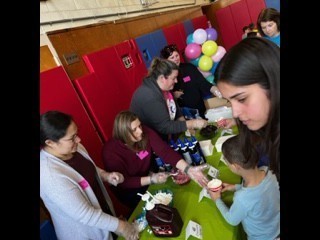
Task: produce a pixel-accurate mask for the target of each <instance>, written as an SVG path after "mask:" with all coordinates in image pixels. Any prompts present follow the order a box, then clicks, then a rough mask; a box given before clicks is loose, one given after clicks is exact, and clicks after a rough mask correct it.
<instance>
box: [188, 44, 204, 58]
mask: <svg viewBox="0 0 320 240" xmlns="http://www.w3.org/2000/svg"><path fill="white" fill-rule="evenodd" d="M184 53H185V55H186V57H187V58H189V59H195V58H197V57H199V56H200V54H201V46H200V45H199V44H196V43H189V44H188V45H187V46H186V48H185V50H184Z"/></svg>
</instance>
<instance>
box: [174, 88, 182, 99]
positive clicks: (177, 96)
mask: <svg viewBox="0 0 320 240" xmlns="http://www.w3.org/2000/svg"><path fill="white" fill-rule="evenodd" d="M182 95H183V91H182V90H179V91H174V92H173V96H174V98H175V99H178V98H181V96H182Z"/></svg>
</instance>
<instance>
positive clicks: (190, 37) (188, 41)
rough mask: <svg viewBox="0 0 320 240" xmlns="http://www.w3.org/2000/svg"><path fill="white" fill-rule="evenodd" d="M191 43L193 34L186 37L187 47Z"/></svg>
mask: <svg viewBox="0 0 320 240" xmlns="http://www.w3.org/2000/svg"><path fill="white" fill-rule="evenodd" d="M190 43H193V33H190V34H189V35H188V37H187V45H188V44H190Z"/></svg>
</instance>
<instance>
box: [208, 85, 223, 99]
mask: <svg viewBox="0 0 320 240" xmlns="http://www.w3.org/2000/svg"><path fill="white" fill-rule="evenodd" d="M210 92H211V93H212V94H213V95H214V96H216V97H218V98H222V94H221V92H220V91H219V89H218V88H217V87H216V86H214V85H213V86H212V87H211V88H210Z"/></svg>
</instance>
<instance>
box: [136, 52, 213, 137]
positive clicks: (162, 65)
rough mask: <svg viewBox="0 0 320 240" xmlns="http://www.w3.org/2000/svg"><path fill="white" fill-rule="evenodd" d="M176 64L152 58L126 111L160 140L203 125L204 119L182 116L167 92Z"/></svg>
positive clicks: (173, 77) (173, 80)
mask: <svg viewBox="0 0 320 240" xmlns="http://www.w3.org/2000/svg"><path fill="white" fill-rule="evenodd" d="M178 70H179V67H178V66H177V65H176V64H175V63H173V62H171V61H168V60H165V59H161V58H157V57H156V58H154V59H153V60H152V63H151V66H150V68H149V72H148V75H147V77H146V78H145V79H144V80H143V82H142V84H141V86H140V87H138V88H137V89H136V91H135V92H134V94H133V96H132V99H131V104H130V111H132V112H134V113H135V114H137V116H138V117H139V119H140V120H141V122H142V123H143V124H145V125H147V126H148V127H150V128H152V129H153V130H155V131H156V132H157V133H158V134H159V135H160V136H161V137H162V138H163V139H164V140H166V141H167V140H168V137H169V138H170V137H171V135H175V134H180V133H182V132H185V131H186V130H193V129H201V128H204V127H206V126H207V124H208V122H207V121H206V120H204V119H190V120H186V119H185V118H184V116H183V115H182V112H181V109H180V108H179V106H178V105H177V104H176V101H175V99H174V97H173V95H172V93H171V90H172V89H173V87H174V85H175V83H177V76H178Z"/></svg>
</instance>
